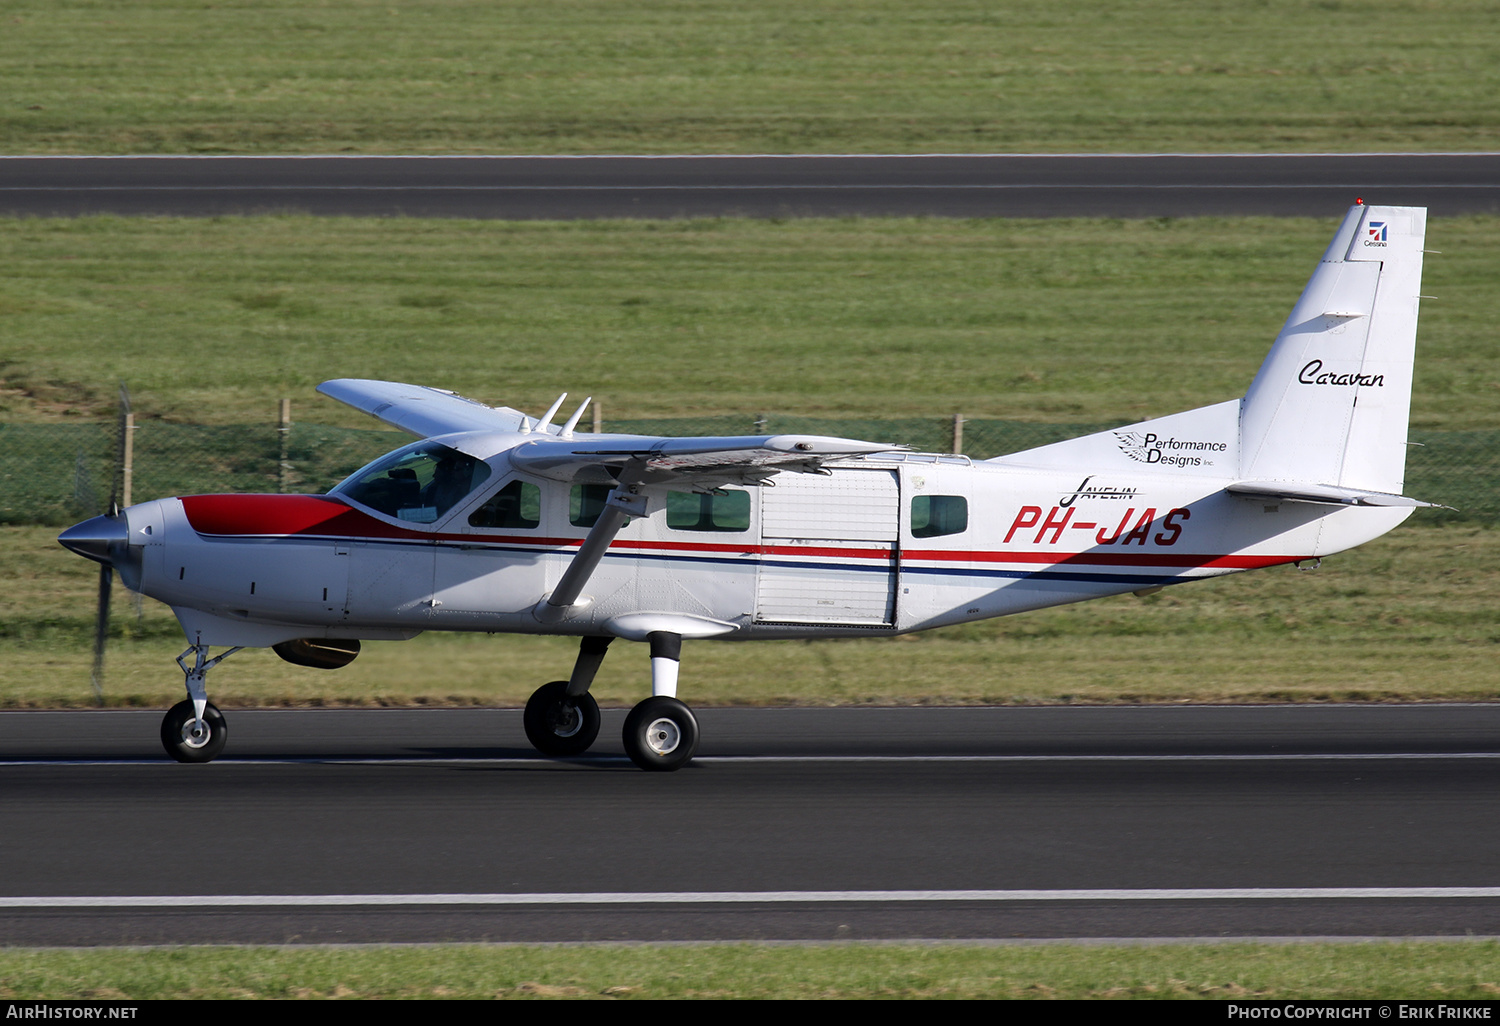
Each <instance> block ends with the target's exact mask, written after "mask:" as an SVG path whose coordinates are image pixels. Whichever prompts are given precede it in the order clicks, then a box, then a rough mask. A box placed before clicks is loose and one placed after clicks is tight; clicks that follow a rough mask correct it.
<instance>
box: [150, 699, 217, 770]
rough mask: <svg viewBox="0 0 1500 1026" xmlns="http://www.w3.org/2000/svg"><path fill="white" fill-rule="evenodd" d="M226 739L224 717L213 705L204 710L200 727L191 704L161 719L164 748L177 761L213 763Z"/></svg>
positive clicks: (176, 706)
mask: <svg viewBox="0 0 1500 1026" xmlns="http://www.w3.org/2000/svg"><path fill="white" fill-rule="evenodd" d="M227 740H229V728H228V726H227V725H226V724H225V722H224V714H223V713H221V712H219V710H218V709H217V708H216V707H214V706H212V705H210V706H207V707H205V708H204V710H203V723H202V726H201V727H200V726H199V724H198V722H197V716H195V715H194V713H193V703H192V702H189V701H182V702H178V703H177V704H176V705H174V706H172V708H170V709H168V710H167V715H165V716H163V717H162V721H161V745H162V747H163V748H165V749H166V750H167V754H168V755H170V756H171V757H172V758H174V759H176V760H177V761H178V762H211V761H212V760H213V759H214V758H215V757H216V756H218V754H219V753H220V752H222V751H223V750H224V742H225V741H227Z"/></svg>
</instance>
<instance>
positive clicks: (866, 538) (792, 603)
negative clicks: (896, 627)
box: [755, 470, 901, 627]
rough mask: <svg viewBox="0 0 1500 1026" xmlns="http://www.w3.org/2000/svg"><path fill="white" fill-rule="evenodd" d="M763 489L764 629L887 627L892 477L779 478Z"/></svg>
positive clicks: (852, 473) (891, 606)
mask: <svg viewBox="0 0 1500 1026" xmlns="http://www.w3.org/2000/svg"><path fill="white" fill-rule="evenodd" d="M774 481H775V487H767V488H762V489H761V563H760V574H759V579H758V581H757V588H756V610H755V618H756V620H757V622H760V623H794V624H828V625H844V626H850V627H888V626H891V625H892V624H894V623H895V616H896V571H897V564H898V552H897V538H898V537H899V528H900V519H901V507H900V494H899V489H898V486H897V483H896V475H895V473H894V472H892V471H889V470H835V471H834V472H833V473H832V475H831V476H826V477H825V476H822V475H818V474H795V473H781V474H777V475H776V477H775V478H774Z"/></svg>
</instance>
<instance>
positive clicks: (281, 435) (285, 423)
mask: <svg viewBox="0 0 1500 1026" xmlns="http://www.w3.org/2000/svg"><path fill="white" fill-rule="evenodd" d="M280 412H281V418H280V419H281V423H280V424H278V425H277V427H276V437H277V439H278V440H279V441H280V443H281V445H280V448H281V455H280V459H279V460H278V461H277V464H276V490H277V491H278V492H281V493H283V494H285V492H286V479H287V472H288V471H290V470H291V465H290V463H289V462H288V461H287V441H288V437H289V436H290V435H291V433H292V401H291V400H290V399H283V400H281V411H280Z"/></svg>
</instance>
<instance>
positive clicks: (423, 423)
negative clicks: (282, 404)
mask: <svg viewBox="0 0 1500 1026" xmlns="http://www.w3.org/2000/svg"><path fill="white" fill-rule="evenodd" d="M318 391H319V392H322V393H323V394H324V395H326V396H328V397H329V398H330V399H337V400H338V401H339V402H341V403H347V404H348V405H350V406H352V407H354V408H355V409H356V410H360V411H361V412H364V413H368V414H369V415H370V416H372V417H379V418H380V419H381V420H383V421H385V422H386V423H387V424H390V425H391V426H392V427H397V428H400V429H401V430H402V431H406V432H410V433H411V434H413V435H416V436H417V437H418V438H431V437H432V436H434V435H449V434H454V433H455V432H459V431H494V432H499V431H523V430H526V429H527V428H528V427H530V424H531V422H530V419H529V418H528V417H527V416H526V415H525V414H524V413H522V412H521V411H520V410H512V409H510V408H509V407H507V406H498V407H497V406H486V405H485V404H484V403H482V402H479V401H478V400H477V399H466V398H465V397H463V396H461V395H459V394H458V393H457V392H449V391H445V390H444V389H441V388H427V387H426V386H423V385H407V384H403V383H401V382H399V381H369V380H366V379H362V378H338V379H336V380H334V381H325V382H323V383H322V384H321V385H319V386H318Z"/></svg>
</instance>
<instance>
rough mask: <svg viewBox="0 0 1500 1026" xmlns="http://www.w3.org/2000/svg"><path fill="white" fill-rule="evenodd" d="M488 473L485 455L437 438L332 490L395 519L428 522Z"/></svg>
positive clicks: (374, 465)
mask: <svg viewBox="0 0 1500 1026" xmlns="http://www.w3.org/2000/svg"><path fill="white" fill-rule="evenodd" d="M489 476H490V468H489V465H488V464H486V463H485V462H484V461H483V460H479V459H475V458H474V457H473V456H470V455H468V454H466V453H461V452H459V451H458V450H457V449H451V448H449V447H448V446H446V445H440V444H438V443H436V442H417V443H416V444H414V445H409V446H407V447H406V448H405V449H398V450H396V451H395V452H393V453H391V454H390V455H389V456H385V457H383V458H381V459H379V460H376V461H375V462H374V463H372V464H370V465H369V466H368V467H366V468H365V469H363V470H361V471H358V472H357V473H355V474H354V475H353V476H352V477H350V478H349V479H348V480H346V481H344V482H343V483H342V484H340V485H339V486H338V487H337V488H335V489H334V490H333V492H332V493H331V494H334V495H343V496H346V497H348V498H350V499H352V500H354V501H355V502H358V503H360V504H362V505H365V506H368V507H370V508H371V509H373V510H376V511H378V512H381V513H384V514H385V515H386V516H390V517H395V518H397V519H398V520H406V521H410V522H411V523H414V524H430V523H433V522H434V521H436V520H438V519H440V518H441V517H442V516H443V515H445V514H446V513H447V512H448V511H449V510H450V509H452V508H453V507H454V506H455V505H457V503H458V502H459V501H460V500H461V499H463V498H464V496H466V495H468V494H469V493H470V492H472V491H473V490H474V489H476V488H478V487H479V486H480V485H481V484H483V483H484V482H485V480H486V479H487V478H488V477H489Z"/></svg>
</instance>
